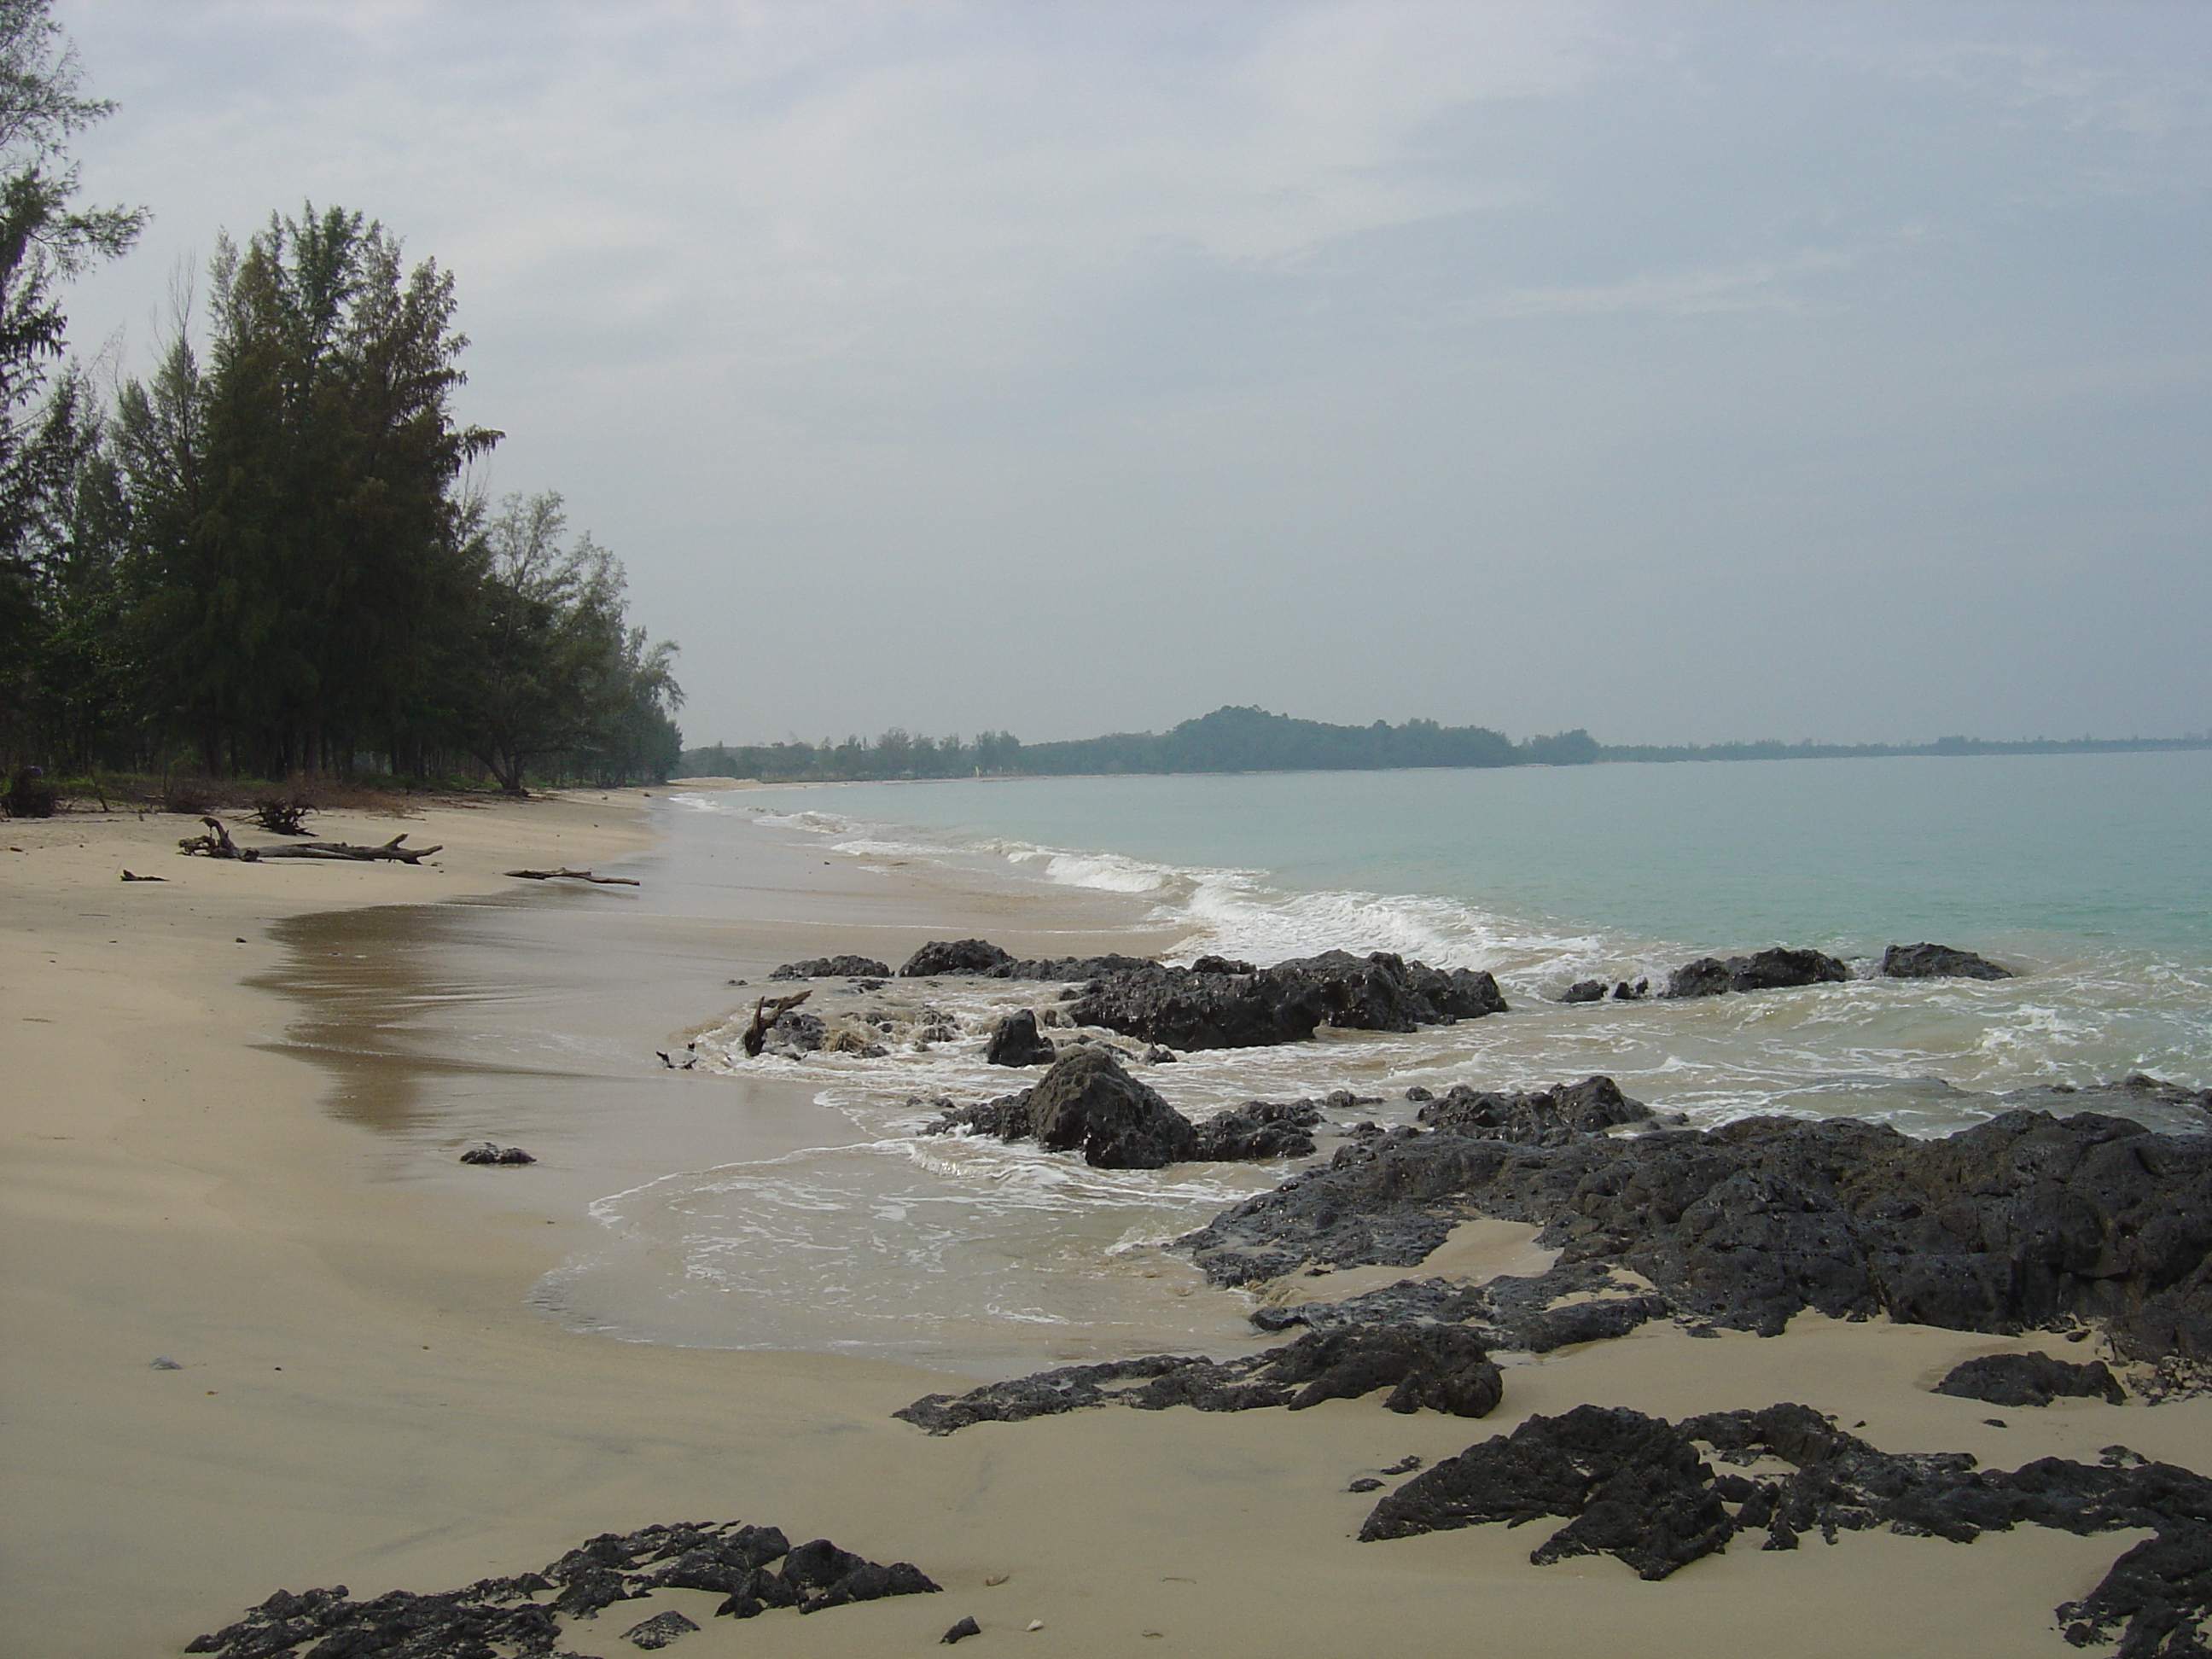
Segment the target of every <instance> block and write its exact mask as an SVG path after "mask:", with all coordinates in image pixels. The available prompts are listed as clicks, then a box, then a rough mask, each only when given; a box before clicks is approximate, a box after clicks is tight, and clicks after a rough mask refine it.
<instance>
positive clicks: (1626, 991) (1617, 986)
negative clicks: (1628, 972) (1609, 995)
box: [1613, 979, 1651, 1002]
mask: <svg viewBox="0 0 2212 1659" xmlns="http://www.w3.org/2000/svg"><path fill="white" fill-rule="evenodd" d="M1650 992H1651V981H1650V980H1648V979H1639V980H1638V981H1636V983H1635V984H1633V985H1631V984H1630V983H1629V982H1628V981H1626V980H1625V979H1624V980H1618V981H1614V984H1613V1000H1614V1001H1615V1002H1641V1001H1643V1000H1644V998H1645V997H1646V996H1648V995H1650Z"/></svg>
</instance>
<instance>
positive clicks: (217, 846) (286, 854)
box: [177, 817, 445, 864]
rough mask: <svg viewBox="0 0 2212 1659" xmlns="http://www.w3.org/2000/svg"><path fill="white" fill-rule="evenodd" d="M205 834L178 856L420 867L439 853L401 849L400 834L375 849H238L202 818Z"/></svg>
mask: <svg viewBox="0 0 2212 1659" xmlns="http://www.w3.org/2000/svg"><path fill="white" fill-rule="evenodd" d="M200 822H201V823H204V824H205V825H207V833H206V834H205V835H200V836H185V838H184V839H183V840H181V841H179V842H178V843H177V850H178V851H179V853H182V854H185V855H187V856H190V855H191V854H201V855H203V856H204V857H207V858H211V859H236V860H239V861H240V863H243V864H259V863H265V862H266V861H267V860H270V859H332V860H344V861H349V862H353V863H376V862H386V863H392V864H420V863H421V862H422V860H424V859H426V858H428V857H429V856H430V854H433V853H437V852H442V851H444V850H445V849H444V848H443V847H442V846H439V847H402V846H401V845H400V842H404V841H405V840H406V839H407V836H406V832H405V831H404V830H403V831H401V832H400V833H399V834H398V835H396V836H393V837H392V839H391V840H390V841H387V842H380V843H379V844H378V845H376V846H374V847H356V846H353V845H352V844H350V843H349V842H342V841H303V842H298V843H297V844H296V845H293V846H289V847H240V845H239V844H238V843H237V842H234V841H233V840H232V839H231V838H230V831H229V830H228V829H226V828H224V826H223V822H222V819H221V818H217V817H203V818H202V819H201V820H200Z"/></svg>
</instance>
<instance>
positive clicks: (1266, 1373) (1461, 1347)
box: [891, 1325, 1504, 1434]
mask: <svg viewBox="0 0 2212 1659" xmlns="http://www.w3.org/2000/svg"><path fill="white" fill-rule="evenodd" d="M1382 1388H1388V1389H1390V1394H1389V1398H1388V1399H1386V1400H1385V1401H1383V1404H1384V1405H1385V1406H1386V1407H1389V1409H1390V1410H1392V1411H1394V1412H1414V1411H1419V1410H1421V1409H1423V1408H1424V1407H1425V1408H1427V1409H1429V1410H1431V1411H1440V1412H1449V1413H1452V1414H1453V1415H1455V1416H1459V1417H1481V1416H1484V1415H1486V1414H1487V1413H1489V1412H1490V1410H1491V1409H1492V1407H1495V1406H1496V1405H1497V1404H1498V1400H1499V1398H1500V1396H1501V1395H1502V1393H1503V1391H1504V1382H1503V1379H1502V1378H1501V1377H1500V1376H1499V1373H1498V1367H1497V1366H1496V1365H1495V1364H1492V1362H1491V1358H1490V1356H1489V1354H1488V1353H1487V1352H1486V1351H1485V1350H1484V1348H1483V1346H1482V1343H1481V1340H1480V1338H1479V1337H1478V1336H1477V1335H1476V1334H1474V1332H1473V1331H1470V1330H1466V1329H1464V1328H1460V1327H1457V1326H1451V1325H1430V1326H1418V1327H1416V1326H1407V1327H1396V1328H1374V1327H1353V1328H1347V1329H1343V1330H1334V1331H1310V1332H1308V1333H1307V1334H1305V1335H1304V1336H1301V1337H1300V1338H1298V1340H1297V1341H1295V1342H1292V1343H1291V1344H1289V1345H1288V1346H1285V1347H1280V1348H1270V1349H1268V1350H1267V1352H1264V1353H1258V1354H1251V1355H1248V1356H1247V1357H1245V1358H1242V1359H1230V1360H1220V1361H1216V1360H1212V1359H1205V1358H1197V1357H1194V1356H1192V1355H1188V1354H1152V1355H1148V1356H1146V1357H1145V1358H1141V1359H1116V1360H1109V1361H1108V1362H1107V1363H1106V1364H1100V1365H1070V1366H1066V1367H1063V1368H1062V1369H1060V1370H1050V1371H1040V1372H1038V1373H1036V1375H1035V1376H1022V1377H1016V1378H1014V1379H1012V1381H1010V1382H1006V1383H987V1384H985V1385H984V1386H983V1387H981V1388H979V1389H970V1390H969V1392H968V1393H966V1394H963V1395H943V1394H933V1395H927V1396H925V1397H924V1398H922V1399H920V1400H917V1401H915V1402H914V1403H913V1404H912V1405H910V1406H908V1407H903V1408H902V1409H901V1410H899V1411H896V1412H894V1413H891V1415H892V1416H894V1417H897V1418H902V1419H904V1420H906V1421H907V1422H909V1423H912V1424H915V1425H916V1426H918V1427H920V1428H923V1429H926V1430H927V1431H929V1432H930V1433H932V1434H951V1433H952V1432H953V1431H956V1430H958V1429H963V1428H965V1427H967V1426H968V1425H969V1424H971V1423H986V1422H996V1423H1020V1422H1024V1421H1026V1420H1028V1419H1030V1418H1033V1417H1049V1416H1054V1415H1057V1414H1058V1413H1061V1412H1070V1411H1079V1410H1082V1409H1085V1408H1086V1407H1094V1406H1128V1407H1133V1408H1135V1409H1136V1410H1138V1411H1164V1410H1166V1409H1167V1407H1170V1406H1192V1407H1196V1408H1197V1409H1198V1410H1200V1411H1205V1412H1241V1411H1255V1410H1261V1409H1264V1408H1267V1407H1276V1406H1282V1407H1288V1408H1289V1409H1290V1410H1291V1411H1303V1410H1304V1409H1305V1408H1306V1407H1309V1406H1317V1405H1319V1404H1320V1403H1321V1402H1322V1401H1324V1400H1351V1399H1357V1398H1358V1396H1360V1395H1364V1394H1370V1393H1372V1392H1373V1391H1374V1390H1376V1389H1382Z"/></svg>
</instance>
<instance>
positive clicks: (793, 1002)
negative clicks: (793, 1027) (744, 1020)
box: [744, 991, 814, 1060]
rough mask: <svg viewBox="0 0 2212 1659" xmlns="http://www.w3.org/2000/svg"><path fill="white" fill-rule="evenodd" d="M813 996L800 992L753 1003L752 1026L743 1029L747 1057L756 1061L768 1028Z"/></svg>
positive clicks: (810, 993) (766, 1040) (765, 1043)
mask: <svg viewBox="0 0 2212 1659" xmlns="http://www.w3.org/2000/svg"><path fill="white" fill-rule="evenodd" d="M813 994H814V993H813V992H811V991H801V992H799V994H796V995H795V996H787V997H763V998H761V999H760V1000H759V1001H757V1002H756V1003H754V1004H753V1020H752V1024H750V1025H748V1026H746V1027H745V1036H744V1044H745V1054H746V1055H747V1057H748V1058H750V1059H753V1060H758V1059H759V1058H760V1051H761V1050H762V1048H764V1047H765V1046H767V1043H768V1033H769V1027H770V1026H772V1025H774V1024H775V1023H776V1021H778V1020H780V1019H781V1018H783V1017H784V1016H785V1015H786V1014H787V1013H789V1012H791V1011H792V1010H793V1009H794V1008H796V1007H797V1006H799V1004H800V1003H802V1002H804V1001H805V1000H806V999H807V998H809V997H811V996H812V995H813Z"/></svg>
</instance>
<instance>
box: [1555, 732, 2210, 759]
mask: <svg viewBox="0 0 2212 1659" xmlns="http://www.w3.org/2000/svg"><path fill="white" fill-rule="evenodd" d="M2168 749H2212V733H2200V734H2197V735H2194V736H2190V737H2181V738H2017V739H2004V738H1936V741H1935V742H1933V743H1815V742H1814V741H1813V740H1812V739H1811V738H1805V739H1803V740H1802V741H1800V742H1797V743H1782V742H1778V741H1776V740H1773V739H1768V740H1766V741H1764V742H1757V743H1713V744H1601V745H1600V746H1599V748H1598V751H1597V758H1598V759H1599V760H1601V761H1737V760H1860V759H1869V758H1872V757H1878V756H1883V755H2118V754H2137V753H2142V752H2144V751H2148V750H2168Z"/></svg>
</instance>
